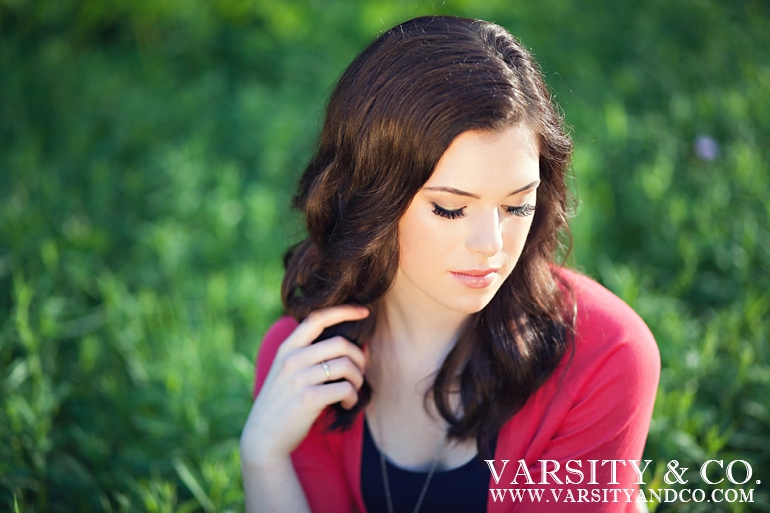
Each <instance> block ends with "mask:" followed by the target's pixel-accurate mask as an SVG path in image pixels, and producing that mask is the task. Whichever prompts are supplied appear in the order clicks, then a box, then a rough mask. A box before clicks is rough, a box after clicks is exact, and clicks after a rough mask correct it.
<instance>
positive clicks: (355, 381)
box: [299, 356, 364, 390]
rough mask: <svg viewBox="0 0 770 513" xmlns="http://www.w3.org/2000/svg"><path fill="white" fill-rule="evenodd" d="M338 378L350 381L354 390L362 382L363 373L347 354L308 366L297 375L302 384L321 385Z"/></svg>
mask: <svg viewBox="0 0 770 513" xmlns="http://www.w3.org/2000/svg"><path fill="white" fill-rule="evenodd" d="M324 363H326V367H327V368H328V370H329V373H328V375H327V373H326V369H324V366H323V364H324ZM339 379H346V380H348V381H350V383H351V384H352V385H353V386H354V387H355V389H356V390H358V389H360V388H361V386H362V385H363V384H364V375H363V374H362V373H361V369H360V368H359V367H358V365H356V364H355V363H353V361H352V360H351V359H350V358H348V357H347V356H343V357H341V358H335V359H333V360H328V361H326V362H321V363H319V364H316V365H313V366H311V367H308V368H307V369H305V370H303V371H302V373H301V374H300V376H299V381H300V382H301V383H302V384H304V385H322V384H324V383H327V382H329V381H337V380H339Z"/></svg>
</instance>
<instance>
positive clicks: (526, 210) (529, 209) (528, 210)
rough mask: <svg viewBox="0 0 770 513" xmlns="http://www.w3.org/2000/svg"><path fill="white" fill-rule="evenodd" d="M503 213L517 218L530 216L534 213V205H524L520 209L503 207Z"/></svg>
mask: <svg viewBox="0 0 770 513" xmlns="http://www.w3.org/2000/svg"><path fill="white" fill-rule="evenodd" d="M505 211H506V212H508V213H509V214H513V215H515V216H519V217H527V216H531V215H532V214H533V213H534V212H535V205H530V204H529V203H524V204H523V205H522V206H520V207H505Z"/></svg>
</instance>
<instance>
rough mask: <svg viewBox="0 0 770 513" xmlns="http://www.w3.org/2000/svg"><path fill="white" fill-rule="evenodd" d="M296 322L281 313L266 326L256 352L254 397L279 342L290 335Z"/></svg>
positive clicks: (260, 386)
mask: <svg viewBox="0 0 770 513" xmlns="http://www.w3.org/2000/svg"><path fill="white" fill-rule="evenodd" d="M298 324H299V323H298V322H297V321H296V320H294V318H293V317H290V316H288V315H283V316H281V317H280V318H279V319H278V320H277V321H275V322H274V323H273V324H272V326H270V328H268V330H267V332H266V333H265V336H264V337H263V338H262V343H261V344H260V346H259V352H258V353H257V361H256V369H255V370H256V379H255V380H254V397H256V395H257V392H259V389H260V388H262V383H264V381H265V378H266V377H267V373H268V371H269V370H270V366H271V365H272V364H273V360H275V354H276V353H277V352H278V348H279V347H280V345H281V343H282V342H283V341H284V340H286V339H287V338H288V337H289V335H291V333H292V332H293V331H294V330H295V329H296V327H297V326H298Z"/></svg>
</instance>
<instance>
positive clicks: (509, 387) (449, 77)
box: [282, 16, 573, 455]
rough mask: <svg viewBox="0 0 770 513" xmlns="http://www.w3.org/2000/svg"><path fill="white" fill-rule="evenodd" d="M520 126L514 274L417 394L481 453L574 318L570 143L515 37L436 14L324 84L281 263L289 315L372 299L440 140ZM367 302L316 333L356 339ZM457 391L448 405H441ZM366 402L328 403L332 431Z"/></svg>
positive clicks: (363, 329) (398, 31) (397, 30)
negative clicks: (349, 319) (535, 170)
mask: <svg viewBox="0 0 770 513" xmlns="http://www.w3.org/2000/svg"><path fill="white" fill-rule="evenodd" d="M518 123H525V124H526V125H527V126H528V127H529V128H530V129H532V130H533V132H534V133H535V134H536V136H537V141H538V144H539V153H540V157H539V162H540V178H541V184H540V187H539V189H538V198H537V199H538V201H537V208H536V211H535V214H534V219H533V223H532V227H531V229H530V232H529V235H528V238H527V241H526V243H525V246H524V249H523V252H522V254H521V257H520V258H519V261H518V263H517V264H516V266H515V268H514V270H513V272H512V274H511V275H510V277H509V278H508V279H507V280H506V281H505V282H504V283H503V285H502V287H501V288H500V290H499V291H498V292H497V294H496V295H495V296H494V298H493V299H492V300H491V302H490V303H489V304H488V305H487V306H486V307H485V308H484V309H483V310H481V311H480V312H478V313H477V314H474V316H473V319H472V322H470V323H469V324H468V328H467V330H466V331H465V332H464V333H462V334H461V336H460V338H459V339H458V342H457V344H455V346H454V348H453V349H452V350H451V351H450V352H449V354H448V355H447V357H446V359H445V361H444V362H443V364H442V366H441V368H440V369H439V371H438V373H437V374H436V376H435V380H434V383H433V385H432V387H431V389H430V390H429V391H428V394H426V401H427V400H428V398H429V396H430V394H431V393H432V395H433V397H434V398H435V401H436V405H437V408H438V411H439V412H440V414H441V415H442V417H443V418H444V419H446V421H447V422H448V423H449V426H450V427H449V436H450V437H452V438H456V439H466V438H469V437H475V438H476V440H477V445H478V449H479V452H480V453H481V454H485V455H486V454H489V448H490V445H489V444H490V442H491V440H492V438H493V437H494V436H495V435H496V433H497V432H498V431H499V429H500V428H501V427H502V425H503V424H504V423H505V422H506V421H507V420H508V419H510V417H511V416H512V415H513V414H514V413H515V412H516V411H518V410H519V409H520V408H521V407H522V406H523V405H524V403H525V402H526V400H527V398H528V397H529V396H530V395H531V394H532V393H533V392H534V391H535V390H536V389H537V388H538V387H539V386H540V385H541V384H542V383H543V382H544V381H545V379H546V378H547V377H548V376H549V375H550V374H551V373H552V372H553V369H554V368H555V367H556V365H557V364H558V363H559V361H560V360H561V359H562V357H563V356H564V354H565V352H566V348H567V347H568V345H569V344H568V340H569V333H570V331H571V328H572V323H573V321H572V320H571V318H572V316H571V315H567V314H565V312H566V311H569V310H570V309H569V308H565V297H566V295H565V294H564V289H565V287H566V285H564V284H560V281H559V278H558V275H557V274H556V270H555V267H554V265H553V261H554V253H555V251H556V249H557V248H558V246H559V234H560V232H561V231H562V230H566V229H567V224H566V223H567V213H568V210H569V209H568V205H569V203H568V190H567V187H566V183H565V176H566V173H567V169H568V166H569V162H570V156H571V152H572V142H571V140H570V138H569V137H568V135H567V134H566V133H565V130H564V128H563V124H562V119H561V116H560V115H559V113H558V112H557V110H556V109H555V107H554V105H553V103H552V100H551V95H550V94H549V91H548V89H547V87H546V85H545V83H544V81H543V78H542V75H541V72H540V70H539V68H538V66H537V64H536V63H535V61H534V60H533V58H532V56H531V55H530V54H529V52H528V51H527V50H526V49H525V48H524V47H523V46H522V45H521V43H519V42H518V41H517V40H516V39H515V38H514V37H513V36H512V35H511V34H510V33H508V32H507V31H506V30H505V29H503V28H502V27H500V26H498V25H495V24H493V23H489V22H485V21H480V20H472V19H464V18H455V17H447V16H430V17H421V18H416V19H412V20H410V21H407V22H404V23H402V24H400V25H398V26H396V27H394V28H392V29H390V30H388V31H387V32H385V33H383V34H382V35H381V36H379V37H378V38H377V39H376V40H375V41H374V42H373V43H372V44H371V45H370V46H369V47H368V48H366V49H365V50H364V51H363V52H362V53H361V54H360V55H359V56H358V57H357V58H356V59H355V60H354V61H353V62H352V64H351V65H350V66H349V67H348V69H347V70H346V71H345V73H344V74H343V75H342V77H341V78H340V80H339V82H338V83H337V86H336V88H335V90H334V92H333V93H332V96H331V98H330V101H329V104H328V109H327V114H326V119H325V122H324V125H323V130H322V132H321V135H320V141H319V144H318V148H317V150H316V152H315V154H314V155H313V157H312V158H311V160H310V163H309V164H308V166H307V168H306V170H305V172H304V174H303V175H302V178H301V179H300V182H299V187H298V192H297V194H296V196H295V198H294V206H295V207H296V208H298V209H299V210H300V211H301V212H302V213H303V214H304V218H305V221H306V226H307V233H308V236H307V238H305V239H304V240H303V241H301V242H300V243H298V244H297V245H295V246H294V247H292V248H291V249H290V250H289V251H288V252H287V254H286V256H285V259H284V260H285V265H286V274H285V276H284V279H283V286H282V297H283V302H284V306H285V309H286V312H287V313H288V314H290V315H292V316H293V317H294V318H296V319H297V320H301V319H303V318H304V317H306V316H307V315H308V314H309V313H310V312H311V311H313V310H316V309H319V308H325V307H329V306H333V305H338V304H342V303H351V304H361V305H372V306H376V302H377V300H378V299H380V298H381V297H382V296H383V295H384V294H385V293H386V292H387V291H388V289H389V288H390V287H391V285H392V283H393V281H394V279H395V276H396V271H397V269H398V264H399V245H398V223H399V220H400V219H401V216H402V215H403V214H404V212H405V211H406V209H407V207H408V206H409V204H410V202H411V200H412V198H413V197H414V195H415V194H416V193H417V191H418V190H419V189H420V188H421V187H422V186H423V185H424V184H425V182H426V181H427V180H428V178H429V177H430V175H431V173H432V172H433V169H434V168H435V166H436V164H437V162H438V161H439V158H440V157H441V155H442V154H443V153H444V151H445V150H446V149H447V147H448V146H449V144H450V143H451V142H452V141H453V140H454V139H455V137H457V136H458V135H459V134H461V133H463V132H465V131H467V130H489V131H496V130H502V129H505V128H508V127H511V126H514V125H516V124H518ZM372 310H373V313H374V315H370V316H369V317H368V318H367V319H365V320H364V321H360V322H357V323H344V324H343V325H340V326H337V327H335V328H334V329H330V330H327V331H326V332H325V333H324V334H323V335H322V337H320V338H319V340H320V339H323V338H327V337H328V336H330V335H332V334H335V333H341V334H343V335H345V336H347V337H348V338H349V339H351V340H354V341H356V342H357V343H360V341H362V340H367V339H368V338H369V337H370V336H371V335H372V333H373V330H374V325H375V322H376V319H375V316H376V308H372ZM458 377H459V390H456V389H455V390H453V387H456V386H457V382H458V381H457V379H458ZM457 393H459V399H460V404H461V410H460V411H459V412H458V411H453V408H452V407H451V402H450V397H451V396H452V394H457ZM370 397H371V389H370V387H369V385H368V384H365V385H364V387H363V388H362V390H361V391H360V394H359V401H358V404H357V405H356V407H355V408H354V409H352V410H351V411H347V410H344V409H343V408H341V407H340V406H339V405H335V406H334V407H333V413H334V415H333V422H332V424H331V426H330V427H331V428H332V429H346V428H348V427H349V426H350V425H351V423H352V421H353V419H354V418H355V416H356V415H357V414H358V413H359V412H360V410H361V409H362V408H364V406H365V405H366V404H367V402H368V401H369V398H370Z"/></svg>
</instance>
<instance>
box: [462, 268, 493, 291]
mask: <svg viewBox="0 0 770 513" xmlns="http://www.w3.org/2000/svg"><path fill="white" fill-rule="evenodd" d="M497 271H498V270H497V269H464V270H462V271H450V274H451V275H452V277H453V278H454V279H456V280H457V281H458V282H460V283H461V284H462V285H465V286H466V287H468V288H470V289H483V288H486V287H489V286H490V285H492V283H494V281H495V278H496V277H497Z"/></svg>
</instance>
